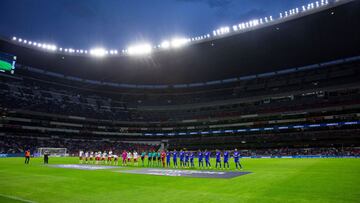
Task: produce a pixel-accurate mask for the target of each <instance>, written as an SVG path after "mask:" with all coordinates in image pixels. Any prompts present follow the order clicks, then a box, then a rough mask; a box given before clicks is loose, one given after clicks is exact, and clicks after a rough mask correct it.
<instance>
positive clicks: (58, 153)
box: [37, 147, 68, 157]
mask: <svg viewBox="0 0 360 203" xmlns="http://www.w3.org/2000/svg"><path fill="white" fill-rule="evenodd" d="M37 153H38V156H44V154H45V153H47V154H49V155H50V156H55V157H63V156H68V153H67V149H66V148H53V147H41V148H37Z"/></svg>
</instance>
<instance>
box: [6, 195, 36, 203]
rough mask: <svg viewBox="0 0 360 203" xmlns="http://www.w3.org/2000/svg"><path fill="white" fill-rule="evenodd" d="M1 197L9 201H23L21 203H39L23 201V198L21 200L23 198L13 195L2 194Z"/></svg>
mask: <svg viewBox="0 0 360 203" xmlns="http://www.w3.org/2000/svg"><path fill="white" fill-rule="evenodd" d="M0 197H5V198H8V199H12V200H17V201H21V202H27V203H37V202H35V201H31V200H27V199H23V198H21V197H16V196H12V195H4V194H0Z"/></svg>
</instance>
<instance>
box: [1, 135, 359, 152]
mask: <svg viewBox="0 0 360 203" xmlns="http://www.w3.org/2000/svg"><path fill="white" fill-rule="evenodd" d="M40 147H53V148H67V151H68V154H70V155H72V156H77V155H78V152H79V150H83V151H88V152H90V151H99V150H100V151H113V152H114V153H117V154H120V153H121V152H122V151H123V150H127V151H133V150H136V151H138V152H143V151H145V152H148V151H152V150H155V151H157V150H158V149H159V145H153V144H144V143H142V144H139V143H124V142H120V141H109V140H91V139H86V140H79V139H59V138H42V139H41V138H24V137H14V136H11V137H1V141H0V154H4V153H23V152H24V151H25V150H27V149H30V151H32V152H36V149H37V148H40ZM177 150H181V149H177ZM220 150H223V149H220ZM227 150H233V149H230V148H229V149H227ZM238 150H239V151H240V152H241V156H301V155H304V156H309V155H322V156H360V148H359V147H358V148H356V147H337V148H335V147H327V148H314V147H312V148H271V149H270V148H269V149H241V148H239V149H238ZM214 154H215V151H213V153H212V155H214Z"/></svg>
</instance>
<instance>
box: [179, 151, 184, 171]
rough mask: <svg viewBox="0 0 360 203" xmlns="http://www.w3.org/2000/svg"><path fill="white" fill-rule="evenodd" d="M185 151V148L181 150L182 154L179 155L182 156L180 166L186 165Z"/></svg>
mask: <svg viewBox="0 0 360 203" xmlns="http://www.w3.org/2000/svg"><path fill="white" fill-rule="evenodd" d="M184 156H185V154H184V151H183V150H180V155H179V158H180V167H182V168H183V167H185V162H184Z"/></svg>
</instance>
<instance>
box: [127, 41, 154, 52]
mask: <svg viewBox="0 0 360 203" xmlns="http://www.w3.org/2000/svg"><path fill="white" fill-rule="evenodd" d="M151 52H152V46H151V44H148V43H144V44H136V45H132V46H129V48H128V54H130V55H145V54H150V53H151Z"/></svg>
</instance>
